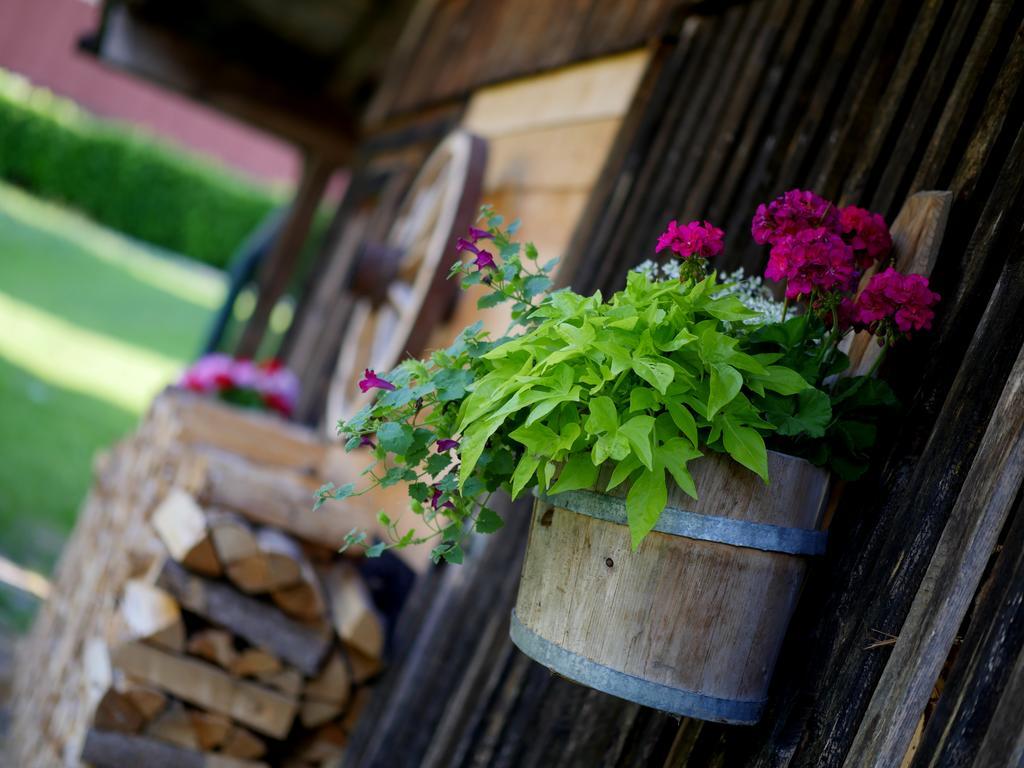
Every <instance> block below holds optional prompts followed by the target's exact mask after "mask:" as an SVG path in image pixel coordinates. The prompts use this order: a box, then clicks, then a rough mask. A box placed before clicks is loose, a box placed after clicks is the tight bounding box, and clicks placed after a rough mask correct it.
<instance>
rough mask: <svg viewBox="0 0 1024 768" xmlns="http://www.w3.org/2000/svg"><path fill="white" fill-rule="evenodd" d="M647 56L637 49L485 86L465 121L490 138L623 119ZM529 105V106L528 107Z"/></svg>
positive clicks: (473, 102)
mask: <svg viewBox="0 0 1024 768" xmlns="http://www.w3.org/2000/svg"><path fill="white" fill-rule="evenodd" d="M647 57H648V54H647V52H646V51H634V52H631V53H624V54H621V55H618V56H609V57H607V58H604V59H601V60H599V61H595V62H590V63H586V64H578V65H575V66H571V67H566V68H564V69H560V70H558V71H556V72H550V73H547V74H543V75H538V76H536V77H531V78H527V79H524V80H518V81H514V82H511V83H504V84H502V85H496V86H493V87H491V88H485V89H483V90H481V91H479V92H477V93H476V94H474V96H473V98H472V99H471V100H470V102H469V107H468V108H467V110H466V116H465V118H464V120H463V125H464V126H465V127H466V128H467V129H468V130H470V131H472V132H473V133H476V134H479V135H480V136H483V137H485V138H492V137H495V136H502V135H505V134H509V133H515V132H517V131H526V130H537V129H539V128H550V127H553V126H556V125H564V124H565V123H580V122H589V121H592V120H606V119H608V118H616V117H620V116H621V115H622V114H623V113H624V112H625V111H626V109H627V107H628V106H629V102H630V100H631V99H632V97H633V92H634V91H635V90H636V86H637V84H638V83H639V82H640V78H641V76H642V75H643V71H644V68H645V67H646V66H647ZM525 104H529V105H530V106H529V109H524V105H525Z"/></svg>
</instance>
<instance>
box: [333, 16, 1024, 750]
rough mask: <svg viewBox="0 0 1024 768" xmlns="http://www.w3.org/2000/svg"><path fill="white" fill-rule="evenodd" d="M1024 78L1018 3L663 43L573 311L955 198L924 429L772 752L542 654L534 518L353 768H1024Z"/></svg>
mask: <svg viewBox="0 0 1024 768" xmlns="http://www.w3.org/2000/svg"><path fill="white" fill-rule="evenodd" d="M467 34H468V33H467ZM1022 76H1024V6H1022V5H1021V4H1020V3H1014V2H1010V1H1009V0H979V1H978V2H960V1H959V0H925V1H924V2H918V1H916V0H854V1H853V2H846V1H845V0H824V1H818V0H753V1H752V2H736V3H716V4H704V5H702V6H699V7H698V8H696V9H693V10H692V12H691V14H690V15H689V16H688V17H687V18H685V19H684V20H683V21H682V23H681V24H680V25H679V26H677V27H675V28H669V29H667V30H666V36H665V41H664V43H663V45H662V46H660V48H659V49H658V50H657V52H656V53H655V54H654V57H653V59H652V62H651V65H650V66H649V68H648V70H647V73H646V75H645V77H644V79H643V81H642V83H641V84H640V87H639V89H638V94H637V97H636V99H635V101H634V103H633V105H632V107H631V109H630V111H629V113H628V115H627V116H626V118H625V120H624V121H623V124H622V127H621V129H620V131H619V132H618V135H617V138H616V140H615V143H614V145H613V147H612V150H611V156H610V158H609V160H608V162H607V164H606V166H605V169H604V171H603V173H602V175H601V177H600V178H599V180H598V182H597V185H596V188H595V191H594V193H593V194H592V195H591V197H590V198H589V201H588V204H587V206H586V209H585V211H584V213H583V216H582V219H581V222H580V224H579V226H578V227H577V229H576V232H575V235H574V238H573V242H572V245H571V247H570V263H571V265H572V266H573V270H572V274H573V282H574V284H575V285H576V286H577V287H578V288H580V289H583V290H591V289H594V288H602V289H603V290H614V289H616V288H618V287H619V286H621V284H622V280H623V275H624V273H625V271H626V270H627V269H628V268H629V266H630V265H631V264H633V263H635V262H636V261H639V260H640V259H642V258H645V257H647V256H648V255H649V253H650V249H651V247H652V246H653V243H654V240H655V238H656V236H657V234H658V232H659V231H660V229H661V228H662V227H663V226H664V223H665V221H666V220H667V219H669V218H673V217H678V218H680V219H686V218H690V217H698V216H699V217H701V218H705V217H706V218H709V219H711V220H712V221H714V222H716V223H718V224H719V225H721V226H724V227H725V228H726V229H727V232H728V250H727V253H728V254H729V255H728V256H727V257H726V259H725V260H724V266H735V265H739V264H743V265H746V266H749V267H753V268H759V267H760V266H761V263H762V261H763V259H764V256H765V254H764V252H763V249H755V248H754V247H753V246H752V244H751V243H750V240H749V235H748V234H747V231H748V230H747V227H748V226H749V219H750V216H751V214H752V212H753V210H754V207H755V205H756V203H758V202H760V201H762V200H767V199H769V198H771V197H773V196H774V195H776V194H778V193H780V192H781V191H783V190H785V189H788V188H791V187H793V186H803V187H809V188H814V189H817V190H818V191H819V192H821V193H823V194H825V195H827V196H831V197H833V198H836V199H839V200H842V201H843V202H857V203H859V204H861V205H865V206H868V207H871V208H874V209H877V210H880V211H882V212H884V213H885V214H886V215H887V217H888V218H889V219H890V221H891V218H892V216H893V215H894V213H895V212H896V211H897V210H898V208H899V206H900V205H901V203H902V201H903V200H904V199H905V198H906V196H907V195H908V194H910V193H912V192H913V191H916V190H921V189H951V190H952V191H953V193H954V205H953V210H952V213H951V216H950V221H949V227H948V230H947V235H946V239H945V241H944V244H943V248H942V250H941V253H940V255H939V260H938V264H937V268H936V272H935V279H934V284H935V287H936V288H937V290H938V291H939V292H940V293H941V294H942V295H943V303H942V305H941V308H940V311H939V315H938V317H937V322H936V327H935V330H934V331H933V332H932V333H930V334H927V335H921V336H920V338H918V339H917V340H915V342H914V344H913V345H908V346H907V347H906V348H905V349H904V350H903V351H902V353H901V355H900V356H899V357H898V358H896V359H894V360H893V362H892V364H891V365H889V366H888V368H889V370H888V372H887V377H888V378H889V379H890V380H891V381H893V382H894V385H895V387H896V389H897V390H898V393H899V395H900V396H901V398H902V400H903V402H904V403H905V406H904V408H903V410H902V411H901V413H900V415H899V417H898V418H897V419H895V420H894V421H893V423H892V424H891V425H889V428H888V430H887V431H886V432H885V433H884V434H883V435H882V443H881V445H880V447H879V449H878V450H877V455H876V459H875V462H874V465H873V468H872V470H871V472H870V473H869V475H868V476H867V477H866V478H865V479H864V480H862V481H861V482H859V483H857V484H855V485H851V486H849V487H848V488H846V490H845V493H844V495H843V497H842V500H841V503H840V506H839V509H838V511H837V514H836V517H835V522H834V524H833V526H832V529H831V536H830V538H831V541H830V547H829V552H828V554H827V556H826V557H824V558H823V559H822V560H821V562H819V563H818V564H817V565H816V566H815V567H814V568H813V570H812V572H811V575H810V578H809V580H808V584H807V587H806V590H805V593H804V595H803V598H802V600H801V604H800V606H799V608H798V611H797V616H796V617H795V620H794V623H793V625H792V627H791V631H790V633H789V637H788V639H787V643H786V646H785V648H784V650H783V654H782V658H781V660H780V663H779V667H778V669H777V672H776V676H775V679H774V683H773V689H772V693H771V701H770V705H769V708H768V712H767V714H766V716H765V718H764V720H763V722H762V724H761V725H759V726H757V727H754V728H736V727H732V728H730V727H725V726H715V725H709V724H701V723H699V722H695V721H687V720H684V721H682V722H678V721H677V720H675V719H673V718H670V717H667V716H665V715H662V714H660V713H657V712H654V711H652V710H648V709H644V708H641V707H638V706H635V705H631V704H626V703H624V702H621V701H618V700H615V699H613V698H610V697H607V696H604V695H602V694H599V693H597V692H594V691H589V690H587V689H585V688H581V687H578V686H575V685H572V684H569V683H567V682H565V681H563V680H560V679H557V678H554V677H552V676H551V675H550V674H549V673H548V672H547V671H546V670H544V669H543V668H541V667H539V666H538V665H536V664H534V663H533V662H531V661H529V660H528V659H526V658H525V657H524V656H523V655H522V654H519V653H518V652H517V651H516V650H515V649H514V647H512V645H511V643H510V642H509V640H508V637H507V629H508V624H507V622H508V614H509V611H510V608H511V605H512V600H513V599H514V595H515V588H516V583H517V580H518V572H519V563H520V558H521V548H522V545H523V541H524V536H525V523H526V517H527V515H526V511H525V509H522V508H521V505H520V508H519V509H515V510H512V511H511V512H510V513H509V516H508V525H507V527H506V529H505V530H504V531H503V532H502V533H501V534H499V535H498V536H495V537H492V538H490V539H488V540H486V541H481V542H480V543H479V545H478V548H477V550H478V551H474V552H472V553H471V556H470V558H469V560H470V562H469V563H468V564H467V565H465V566H462V567H460V568H448V569H439V570H436V571H434V572H432V573H431V574H430V576H429V577H428V578H427V579H426V580H425V581H424V583H423V585H422V587H421V591H420V592H419V594H418V595H417V596H414V598H413V600H412V601H411V604H412V605H413V606H414V607H413V609H412V610H410V611H409V613H408V614H407V615H406V616H405V617H404V618H403V621H402V625H401V627H400V632H399V641H398V644H397V653H398V656H397V659H396V664H395V666H394V667H393V668H392V670H391V671H390V672H389V673H388V675H387V676H386V678H385V680H384V681H383V683H382V685H381V687H380V688H379V689H378V692H377V693H376V694H375V697H374V700H373V701H372V702H371V708H372V711H371V713H370V716H368V717H367V718H365V719H364V720H363V722H362V723H361V724H360V728H359V730H358V731H357V733H356V734H355V737H354V739H353V742H352V744H351V747H350V751H349V758H348V762H347V765H351V766H389V767H390V766H406V765H407V766H420V765H425V766H468V765H489V766H583V765H586V766H590V765H605V766H626V765H645V766H646V765H665V766H683V765H692V766H698V765H757V766H769V765H771V766H839V765H849V766H859V765H872V766H890V765H891V766H898V765H900V764H901V762H904V761H906V763H907V764H911V765H912V766H914V768H920V767H923V766H940V765H941V766H947V765H957V766H959V765H964V766H966V765H975V766H997V765H1016V764H1019V763H1020V762H1021V760H1022V754H1024V735H1022V734H1024V729H1022V728H1021V712H1022V711H1024V614H1022V609H1021V605H1022V600H1024V593H1022V590H1024V586H1022V585H1024V582H1022V579H1021V568H1022V565H1021V562H1022V560H1021V558H1022V554H1021V553H1022V548H1024V538H1022V529H1024V501H1022V498H1024V497H1022V494H1021V481H1022V475H1024V431H1022V419H1024V352H1022V343H1024V230H1022V227H1021V221H1022V214H1024V128H1022V125H1024V119H1022V118H1024V88H1022ZM483 555H486V557H484V556H483ZM686 588H687V586H686V585H685V584H681V585H680V589H686ZM937 683H938V684H939V687H941V689H942V690H941V695H937V697H936V696H933V693H934V691H933V689H934V688H935V687H936V684H937ZM922 715H927V717H926V718H924V719H922ZM908 747H910V752H908Z"/></svg>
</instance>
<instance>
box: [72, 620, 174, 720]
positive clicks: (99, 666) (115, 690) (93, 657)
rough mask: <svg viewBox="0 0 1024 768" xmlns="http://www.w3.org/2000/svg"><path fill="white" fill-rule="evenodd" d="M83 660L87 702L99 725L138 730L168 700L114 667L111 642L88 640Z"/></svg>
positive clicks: (93, 718)
mask: <svg viewBox="0 0 1024 768" xmlns="http://www.w3.org/2000/svg"><path fill="white" fill-rule="evenodd" d="M82 663H83V666H84V669H85V680H86V687H87V694H86V695H87V704H88V706H89V707H90V708H91V709H92V724H93V726H94V727H96V728H100V729H102V730H106V731H119V732H122V733H138V732H139V731H140V730H142V728H143V727H144V726H145V724H146V723H147V722H149V721H150V720H152V719H153V718H154V717H155V716H156V715H157V714H159V712H160V711H161V710H162V709H163V708H164V706H165V705H166V703H167V697H166V696H164V694H162V693H161V692H160V691H157V690H154V689H152V688H147V687H145V686H142V685H140V684H138V683H137V682H135V681H133V680H130V679H129V678H128V677H126V676H125V675H124V674H123V673H122V672H121V671H120V670H116V669H114V668H113V667H112V666H111V663H110V654H109V652H108V650H107V645H106V643H104V642H103V641H102V640H100V639H99V638H93V639H91V640H90V641H88V642H87V643H86V645H85V649H84V651H83V659H82Z"/></svg>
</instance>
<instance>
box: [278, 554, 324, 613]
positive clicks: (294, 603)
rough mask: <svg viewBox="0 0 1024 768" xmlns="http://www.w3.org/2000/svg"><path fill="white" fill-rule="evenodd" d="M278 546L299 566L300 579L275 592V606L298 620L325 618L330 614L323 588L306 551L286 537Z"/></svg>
mask: <svg viewBox="0 0 1024 768" xmlns="http://www.w3.org/2000/svg"><path fill="white" fill-rule="evenodd" d="M276 544H277V546H279V547H280V548H281V551H282V552H284V553H286V554H287V555H288V556H289V557H290V558H291V559H292V561H293V562H294V563H295V564H296V565H297V567H298V569H299V577H298V580H297V581H296V583H294V584H292V585H289V586H286V587H278V588H276V589H273V590H271V593H270V597H271V599H272V600H273V601H274V604H275V605H277V607H278V608H280V609H281V610H282V611H284V612H285V613H287V614H288V615H289V616H294V617H295V618H297V619H302V620H304V621H315V620H317V619H320V618H323V616H324V613H325V612H326V604H325V601H324V595H323V587H322V586H321V584H320V578H319V577H318V576H317V574H316V571H315V570H314V569H313V565H312V563H311V562H310V561H309V559H308V558H307V557H306V553H305V551H304V548H303V547H302V546H300V545H299V543H298V542H297V541H295V540H294V539H292V538H291V537H289V536H287V535H285V534H280V538H279V539H278V540H277V542H276Z"/></svg>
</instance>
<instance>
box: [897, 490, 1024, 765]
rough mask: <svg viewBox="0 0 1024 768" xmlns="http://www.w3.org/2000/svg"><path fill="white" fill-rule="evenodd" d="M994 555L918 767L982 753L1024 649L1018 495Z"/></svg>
mask: <svg viewBox="0 0 1024 768" xmlns="http://www.w3.org/2000/svg"><path fill="white" fill-rule="evenodd" d="M993 559H994V561H995V562H994V564H993V567H992V572H991V575H990V576H989V577H988V578H986V579H985V581H984V583H983V584H982V586H981V588H980V589H979V590H978V596H977V597H976V599H975V603H974V605H973V606H972V609H971V616H970V619H969V621H968V622H967V628H966V633H965V636H964V640H963V643H962V644H961V645H960V646H959V647H958V648H957V649H956V652H955V654H952V655H951V658H953V659H955V660H954V661H953V664H952V669H951V670H950V672H949V675H948V676H946V678H945V684H944V685H943V688H942V695H941V696H940V697H939V700H938V702H936V704H935V709H934V711H933V712H932V713H931V716H930V717H929V718H928V724H927V727H926V728H925V732H924V735H923V738H922V740H921V744H920V745H919V748H918V752H919V754H920V757H919V758H918V759H917V761H916V763H915V764H914V768H939V766H963V765H969V764H970V763H971V761H972V760H974V759H975V758H976V756H977V754H978V751H979V749H980V747H981V744H982V742H983V741H984V740H985V738H986V733H987V732H988V730H989V729H990V726H991V725H992V723H993V717H994V715H995V713H996V710H997V708H998V706H999V702H1000V700H1001V699H1002V698H1003V696H1004V693H1005V692H1006V689H1007V684H1008V682H1009V679H1010V675H1008V674H1007V670H1010V669H1012V667H1013V665H1014V663H1015V659H1017V658H1018V657H1019V656H1021V655H1022V654H1024V498H1020V499H1018V501H1017V504H1016V509H1015V510H1014V512H1013V516H1012V522H1011V523H1010V524H1009V530H1008V531H1007V533H1006V536H1005V538H1004V539H1003V541H1002V543H1001V545H1000V547H999V554H998V555H997V556H996V557H995V558H993ZM1017 711H1018V712H1020V711H1024V710H1022V709H1021V708H1020V707H1018V710H1017ZM1018 730H1019V722H1018ZM1010 752H1011V750H1009V749H1007V750H1005V751H1004V754H1009V753H1010ZM976 762H977V761H976ZM995 762H999V761H995Z"/></svg>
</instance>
